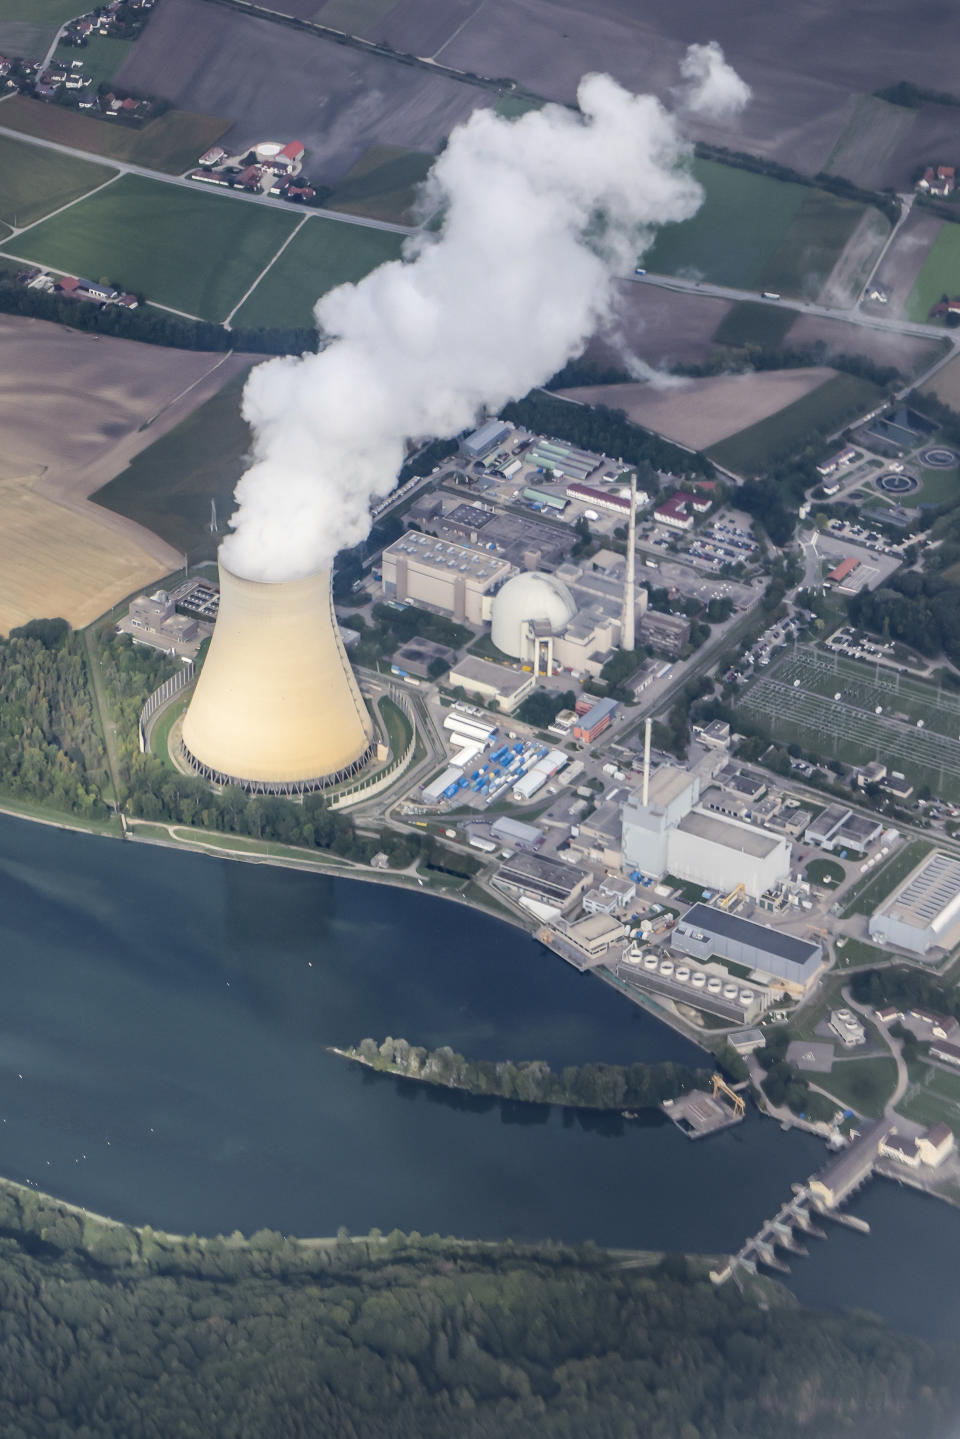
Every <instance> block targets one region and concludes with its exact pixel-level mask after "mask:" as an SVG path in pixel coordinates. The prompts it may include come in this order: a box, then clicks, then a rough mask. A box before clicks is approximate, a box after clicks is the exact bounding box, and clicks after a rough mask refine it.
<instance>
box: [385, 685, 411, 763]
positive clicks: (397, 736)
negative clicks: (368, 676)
mask: <svg viewBox="0 0 960 1439" xmlns="http://www.w3.org/2000/svg"><path fill="white" fill-rule="evenodd" d="M377 708H378V709H379V711H380V717H381V719H382V720H383V723H384V726H385V728H386V731H387V738H388V739H389V741H390V749H391V752H392V758H394V759H399V757H400V756H401V755H402V754H403V752H404V751H405V749H406V748H407V745H408V744H409V743H410V740H411V739H412V738H413V727H412V725H411V724H410V721H409V720H408V719H407V717H406V715H405V714H404V712H403V710H402V709H401V708H400V706H399V705H398V704H394V702H393V700H391V699H387V697H386V696H384V697H383V699H381V700H380V702H379V704H378V705H377Z"/></svg>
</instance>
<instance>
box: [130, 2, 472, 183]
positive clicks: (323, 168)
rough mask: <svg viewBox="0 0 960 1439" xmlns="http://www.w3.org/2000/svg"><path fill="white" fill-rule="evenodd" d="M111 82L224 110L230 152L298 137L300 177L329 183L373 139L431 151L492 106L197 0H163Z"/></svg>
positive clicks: (448, 84) (456, 88)
mask: <svg viewBox="0 0 960 1439" xmlns="http://www.w3.org/2000/svg"><path fill="white" fill-rule="evenodd" d="M185 34H189V36H190V44H189V45H185V44H184V43H183V36H184V35H185ZM278 76H283V83H282V84H278V83H277V77H278ZM117 82H118V84H120V85H124V86H127V87H129V88H131V89H133V90H136V89H137V88H138V87H143V88H145V89H148V90H150V91H151V92H153V93H158V92H159V94H160V95H162V97H163V98H164V99H166V100H169V101H171V102H172V103H173V104H175V105H180V106H184V107H186V108H189V109H191V110H198V111H206V112H207V113H208V114H214V115H227V116H229V117H230V119H231V120H232V122H233V125H232V128H231V130H230V131H229V134H228V136H227V139H226V143H227V145H228V147H230V148H233V149H234V150H238V151H239V150H242V149H245V148H246V147H247V146H248V145H250V144H251V143H253V142H254V141H257V140H262V139H263V138H264V136H270V137H274V138H277V139H284V138H289V139H293V138H296V139H298V140H302V142H303V144H304V145H305V146H306V150H307V154H306V160H305V170H306V173H307V175H309V176H310V178H311V179H312V180H315V181H317V182H322V183H325V184H335V183H336V182H337V181H338V180H340V179H341V178H342V177H343V176H344V175H345V174H346V172H347V171H348V170H349V169H350V168H351V166H353V165H355V164H356V163H357V161H358V160H359V159H360V157H361V156H362V155H363V154H364V152H365V151H367V150H368V149H369V148H370V146H371V145H392V146H397V147H401V148H403V149H408V150H420V151H425V152H430V153H432V152H434V151H436V150H437V148H438V147H439V145H440V144H441V142H442V141H443V140H444V139H445V138H446V136H447V135H448V134H449V132H450V130H451V129H452V127H453V126H454V125H455V124H456V123H457V121H458V120H461V119H463V118H464V117H465V116H466V115H468V114H469V113H470V111H471V110H473V109H474V108H475V107H476V106H477V105H482V104H485V103H489V102H488V101H487V97H485V95H484V93H483V91H481V90H478V89H477V88H476V87H475V86H472V85H463V84H461V83H460V82H459V81H456V80H450V79H447V78H446V77H444V76H441V75H437V76H431V75H429V74H425V73H424V72H423V71H422V70H420V69H415V68H413V67H411V66H408V65H403V64H400V63H398V62H397V61H395V60H390V59H386V58H381V57H380V56H377V55H367V54H363V53H361V52H359V51H357V50H354V49H351V48H349V47H347V46H344V45H339V44H337V43H336V42H335V41H332V40H322V39H320V38H314V37H313V36H311V35H307V34H303V33H301V32H298V31H296V30H293V29H291V28H290V27H289V26H286V25H280V24H274V23H272V22H271V21H269V20H260V19H254V18H252V17H251V18H247V17H246V16H245V15H239V14H237V13H236V12H235V11H230V10H226V9H221V8H220V7H219V6H216V5H210V4H205V3H203V0H164V4H163V5H162V6H159V7H158V8H157V11H156V13H155V14H154V16H153V18H152V19H151V21H150V24H149V25H148V26H147V29H146V30H145V31H144V33H143V35H142V36H141V38H140V39H139V40H138V41H137V44H136V46H135V47H134V50H133V52H132V54H131V56H130V58H129V60H128V61H127V62H126V64H125V65H124V66H123V68H122V69H121V71H120V74H119V76H118V77H117ZM198 153H199V152H198Z"/></svg>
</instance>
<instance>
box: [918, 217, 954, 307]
mask: <svg viewBox="0 0 960 1439" xmlns="http://www.w3.org/2000/svg"><path fill="white" fill-rule="evenodd" d="M941 295H949V296H950V297H951V299H952V298H953V297H954V296H955V295H960V225H953V224H951V223H950V222H949V221H945V222H944V224H943V226H942V227H941V230H940V233H939V235H938V236H937V238H936V239H935V240H934V242H933V244H932V245H931V246H930V253H929V255H928V256H927V258H926V260H925V262H924V266H923V269H922V270H921V271H920V273H919V275H918V276H917V278H916V281H915V283H914V286H913V289H912V290H911V291H910V294H909V296H908V297H907V305H906V314H907V319H908V320H926V319H928V318H929V315H930V311H931V309H932V307H933V306H934V305H935V304H936V303H937V302H938V300H939V299H940V297H941Z"/></svg>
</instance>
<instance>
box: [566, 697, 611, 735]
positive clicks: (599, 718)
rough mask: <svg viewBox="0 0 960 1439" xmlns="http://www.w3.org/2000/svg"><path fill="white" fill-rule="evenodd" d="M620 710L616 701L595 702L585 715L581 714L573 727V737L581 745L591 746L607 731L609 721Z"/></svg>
mask: <svg viewBox="0 0 960 1439" xmlns="http://www.w3.org/2000/svg"><path fill="white" fill-rule="evenodd" d="M619 708H620V704H619V701H618V700H613V699H605V700H597V702H596V704H594V705H591V706H590V708H589V709H588V710H587V711H586V713H585V714H582V715H581V716H580V718H579V719H578V720H577V722H576V724H575V725H574V727H573V737H574V739H578V740H579V741H580V743H581V744H593V741H594V740H595V739H596V738H597V737H598V736H599V735H601V734H603V731H604V730H605V729H609V727H610V724H611V721H612V720H613V717H614V715H615V714H616V712H617V710H618V709H619Z"/></svg>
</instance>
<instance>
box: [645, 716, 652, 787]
mask: <svg viewBox="0 0 960 1439" xmlns="http://www.w3.org/2000/svg"><path fill="white" fill-rule="evenodd" d="M651 726H652V721H651V719H650V716H649V715H647V718H646V721H645V722H644V726H643V807H644V809H646V807H647V804H648V802H649V799H650V730H651Z"/></svg>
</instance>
